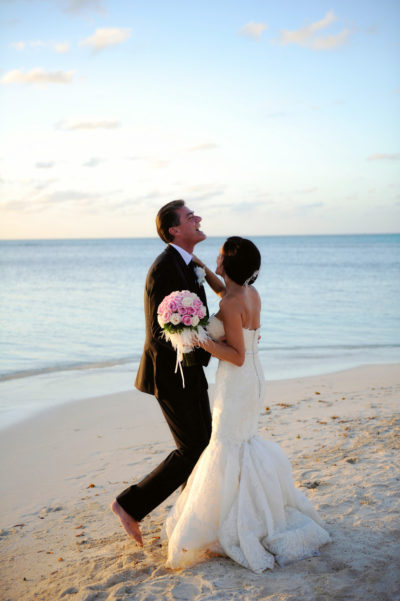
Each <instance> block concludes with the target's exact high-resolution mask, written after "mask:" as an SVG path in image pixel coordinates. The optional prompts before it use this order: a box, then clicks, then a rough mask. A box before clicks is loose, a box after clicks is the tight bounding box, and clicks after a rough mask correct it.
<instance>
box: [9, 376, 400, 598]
mask: <svg viewBox="0 0 400 601" xmlns="http://www.w3.org/2000/svg"><path fill="white" fill-rule="evenodd" d="M399 367H400V365H399V364H384V365H368V366H361V367H357V368H353V369H348V370H345V371H342V372H336V373H330V374H326V375H320V376H312V377H303V378H293V379H288V380H277V381H271V382H269V383H268V386H267V393H266V398H265V408H264V410H263V412H262V414H261V415H260V419H259V434H260V436H262V437H263V438H268V439H271V440H274V441H275V442H277V443H278V444H280V445H281V447H282V448H283V450H284V451H285V453H286V454H287V456H288V457H289V459H290V461H291V463H292V467H293V475H294V479H295V482H296V485H297V486H298V487H299V488H300V490H302V491H303V492H305V493H306V494H307V496H308V497H309V498H310V499H311V501H312V502H313V504H314V505H315V507H316V508H317V509H318V511H319V512H320V515H321V517H322V519H323V520H324V522H325V524H326V528H327V529H328V530H329V532H330V534H331V536H332V542H331V543H329V544H328V545H326V546H324V547H322V549H321V552H320V555H319V556H317V557H312V558H309V559H305V560H302V561H299V562H297V563H294V564H291V565H288V566H285V567H283V568H281V567H276V568H275V569H274V570H273V571H267V572H265V573H263V574H262V575H256V574H254V573H252V572H250V571H248V570H246V569H244V568H242V567H240V566H238V565H236V564H234V563H233V562H232V561H231V560H230V559H228V558H222V557H214V558H210V559H209V560H208V561H205V562H203V563H200V564H198V565H196V566H194V567H192V568H190V569H186V570H182V571H171V570H168V569H166V568H165V566H164V564H165V559H166V543H164V542H161V541H160V531H161V527H162V524H163V521H164V520H165V517H166V515H167V512H168V508H169V507H170V506H171V505H172V503H173V502H174V500H175V499H176V496H177V495H178V492H175V493H174V494H173V495H172V496H171V497H170V498H169V499H167V500H166V501H165V502H164V503H163V504H162V505H161V506H160V507H158V508H157V509H156V510H155V511H154V512H153V513H152V514H150V515H149V516H147V517H146V518H145V519H144V520H143V522H142V530H143V534H144V548H143V549H140V548H138V547H137V546H136V545H135V543H134V542H133V541H132V540H131V539H129V538H128V537H127V536H126V535H125V533H124V531H123V530H122V528H121V527H120V525H119V522H118V520H117V519H116V518H115V517H114V516H113V514H112V513H111V511H110V509H109V505H110V502H111V501H112V500H113V498H114V497H115V495H116V494H117V493H118V492H119V491H121V489H123V488H125V487H126V486H127V485H128V484H130V483H132V482H134V481H136V480H138V479H139V478H141V477H142V476H143V475H145V474H146V473H148V472H149V471H150V470H151V469H152V468H153V467H155V466H156V465H157V464H158V463H159V461H160V460H161V459H162V458H163V457H164V456H165V455H166V454H167V453H169V452H170V450H172V448H173V446H174V445H173V442H172V438H171V436H170V433H169V430H168V428H167V426H166V424H165V422H164V419H163V417H162V414H161V411H160V409H159V407H158V405H157V402H156V400H155V399H154V398H153V397H151V396H149V395H145V394H142V393H140V392H138V391H135V390H130V391H128V392H123V393H118V394H113V395H107V396H101V397H96V398H91V399H85V400H81V401H76V402H71V403H67V404H63V405H60V406H57V407H55V408H53V409H47V410H45V411H43V412H42V413H39V414H37V415H35V416H34V417H32V418H30V419H28V420H26V421H23V422H20V423H18V424H15V425H13V426H11V427H9V428H7V429H5V430H3V432H2V437H1V442H0V451H1V458H2V460H1V481H2V483H3V484H2V489H3V490H2V495H1V524H0V537H1V538H0V540H1V559H0V562H1V563H0V566H1V589H0V598H1V599H2V600H4V601H8V600H9V601H17V600H18V601H20V600H21V599H24V600H26V601H29V600H31V599H32V600H33V599H35V600H37V599H40V600H43V601H54V600H55V599H66V600H68V599H73V600H74V601H94V600H110V601H111V600H112V601H117V600H118V601H133V600H135V601H136V600H137V601H145V600H146V601H150V600H156V599H161V598H163V599H171V600H175V599H176V600H188V601H192V600H199V601H200V600H201V601H206V600H209V599H210V600H211V599H212V600H214V599H215V600H217V599H218V600H234V599H235V600H236V599H237V600H239V599H241V600H242V599H245V600H248V601H250V600H251V601H253V600H261V599H268V600H271V601H278V600H279V601H322V600H331V599H335V600H343V601H344V600H350V599H354V600H360V601H361V600H363V601H366V600H371V601H372V600H373V601H376V600H377V599H379V600H388V601H389V600H390V601H392V600H399V599H400V543H399V541H400V529H399V521H398V515H399V510H400V499H399V485H400V473H399V470H398V456H399V448H400V431H399V388H400V387H399V385H400V369H399ZM210 396H211V397H212V386H211V388H210Z"/></svg>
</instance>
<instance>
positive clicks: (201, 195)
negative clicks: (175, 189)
mask: <svg viewBox="0 0 400 601" xmlns="http://www.w3.org/2000/svg"><path fill="white" fill-rule="evenodd" d="M225 190H226V186H225V185H224V184H198V185H196V186H189V187H187V188H186V189H184V190H183V192H184V193H183V196H180V195H179V194H178V196H177V198H178V197H179V198H187V199H188V202H189V203H191V202H192V201H195V202H199V201H203V200H205V201H208V200H211V199H212V198H215V197H216V196H222V195H223V194H224V192H225ZM181 194H182V192H181Z"/></svg>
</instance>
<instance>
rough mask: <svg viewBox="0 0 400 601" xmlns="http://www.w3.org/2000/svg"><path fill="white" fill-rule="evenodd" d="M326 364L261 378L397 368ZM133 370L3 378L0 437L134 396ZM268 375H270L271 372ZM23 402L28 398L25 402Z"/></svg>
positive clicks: (99, 367)
mask: <svg viewBox="0 0 400 601" xmlns="http://www.w3.org/2000/svg"><path fill="white" fill-rule="evenodd" d="M345 363H348V362H345ZM330 364H331V368H329V367H328V365H322V364H321V365H320V366H319V367H318V366H316V367H315V371H314V369H313V370H309V371H306V373H303V372H304V369H303V368H300V367H299V368H298V371H300V372H301V374H302V375H296V373H294V374H290V373H289V375H284V376H283V377H280V376H279V375H276V374H277V372H276V370H275V375H274V373H273V374H272V376H270V375H269V373H268V372H269V370H267V369H266V368H265V367H264V374H266V380H267V384H268V383H269V382H280V381H287V380H288V381H291V380H297V379H300V380H301V379H304V378H312V377H321V376H322V377H323V376H326V375H330V374H335V373H342V372H345V371H349V370H352V369H359V368H362V367H365V366H371V367H374V366H375V365H399V366H400V361H399V360H393V361H386V360H383V359H382V360H381V361H379V360H376V361H372V360H371V361H370V362H360V363H356V364H353V363H352V362H350V364H349V365H348V366H346V365H343V364H341V363H340V362H339V361H333V360H332V361H331V362H330ZM217 366H218V362H217V361H216V360H213V361H211V362H210V364H209V366H208V367H207V368H206V369H205V374H206V377H207V380H208V381H209V383H210V385H213V384H214V382H215V374H216V370H217ZM137 369H138V363H137V362H132V361H118V362H111V361H110V362H105V363H104V364H101V363H98V364H93V365H92V364H90V365H87V364H84V365H82V366H74V367H68V368H65V369H56V368H48V369H45V370H43V371H41V372H38V373H32V374H31V373H30V372H26V375H17V376H7V377H5V378H3V379H2V380H0V392H1V397H2V399H3V400H2V404H1V405H0V432H2V433H3V432H4V431H6V430H7V429H8V428H10V427H13V426H15V425H18V424H22V423H23V422H25V421H27V420H29V419H33V418H34V417H35V416H38V415H41V414H43V413H45V412H46V411H51V410H52V409H54V408H57V407H62V406H64V405H67V404H69V403H76V402H81V401H85V400H90V399H93V398H97V397H98V396H105V395H114V394H121V393H129V392H131V391H133V392H136V390H135V388H134V381H135V376H136V371H137ZM291 370H292V371H296V369H295V368H291ZM272 371H273V372H274V370H272ZM281 371H282V370H281ZM286 371H287V370H286ZM289 371H290V370H289ZM278 373H279V370H278ZM27 398H29V401H28V402H27V400H26V399H27Z"/></svg>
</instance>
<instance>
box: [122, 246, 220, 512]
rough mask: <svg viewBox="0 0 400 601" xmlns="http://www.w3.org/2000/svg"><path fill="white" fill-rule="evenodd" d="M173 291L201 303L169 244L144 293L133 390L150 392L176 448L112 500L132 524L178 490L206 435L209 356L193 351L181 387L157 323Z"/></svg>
mask: <svg viewBox="0 0 400 601" xmlns="http://www.w3.org/2000/svg"><path fill="white" fill-rule="evenodd" d="M175 290H190V291H192V292H196V294H197V295H198V296H199V297H200V298H201V300H202V301H203V303H204V304H205V305H206V296H205V292H204V288H203V286H199V284H198V283H197V279H196V276H195V274H194V272H193V269H192V268H191V267H190V266H187V265H186V263H185V261H184V260H183V259H182V257H181V255H180V254H179V252H178V251H177V250H176V249H175V248H173V247H172V246H168V247H167V248H166V249H165V250H164V252H163V253H162V254H161V255H159V256H158V257H157V259H156V260H155V261H154V263H153V265H152V266H151V267H150V269H149V272H148V274H147V278H146V286H145V292H144V311H145V318H146V340H145V344H144V350H143V355H142V359H141V362H140V366H139V370H138V373H137V376H136V382H135V386H136V388H138V389H139V390H141V391H142V392H147V393H149V394H154V395H155V397H156V398H157V400H158V402H159V403H160V406H161V409H162V411H163V413H164V416H165V418H166V420H167V423H168V425H169V427H170V430H171V433H172V435H173V437H174V439H175V442H176V445H177V449H176V450H175V451H173V452H172V453H170V455H168V457H166V459H165V460H164V461H163V462H162V463H161V464H160V465H159V466H158V467H157V468H155V470H153V471H152V472H151V473H150V474H149V475H148V476H146V477H145V478H144V479H143V480H142V481H141V482H139V483H138V484H136V485H133V486H130V487H129V488H127V489H126V490H124V491H123V492H122V493H121V494H120V495H119V496H118V497H117V501H118V503H119V504H120V505H121V507H123V509H125V511H126V512H127V513H129V514H130V515H131V516H132V517H134V518H135V519H136V520H138V521H139V520H141V519H142V518H143V517H144V516H145V515H147V514H148V513H149V512H150V511H151V510H152V509H154V508H155V507H157V505H159V504H160V503H161V502H162V501H164V499H166V498H167V497H168V496H169V495H170V494H171V493H172V492H173V491H174V490H175V489H176V488H178V486H180V485H181V484H183V483H184V482H186V480H187V478H188V476H189V475H190V473H191V471H192V469H193V467H194V466H195V464H196V462H197V460H198V458H199V457H200V455H201V453H202V451H203V450H204V448H205V447H206V446H207V444H208V441H209V439H210V435H211V412H210V405H209V400H208V393H207V388H208V386H207V380H206V378H205V376H204V372H203V365H207V363H208V361H209V358H210V355H209V354H208V353H206V352H205V351H203V350H202V349H196V350H195V351H194V352H193V353H190V356H189V357H188V359H189V360H188V363H189V366H184V367H183V371H184V377H185V388H183V386H182V378H181V374H180V372H179V370H178V371H177V373H175V364H176V351H174V349H173V348H172V346H171V344H170V343H169V342H167V341H166V340H165V339H164V337H163V334H162V331H161V328H160V326H159V324H158V321H157V308H158V305H159V304H160V303H161V301H162V300H163V298H164V297H165V296H167V295H168V294H170V293H171V292H173V291H175Z"/></svg>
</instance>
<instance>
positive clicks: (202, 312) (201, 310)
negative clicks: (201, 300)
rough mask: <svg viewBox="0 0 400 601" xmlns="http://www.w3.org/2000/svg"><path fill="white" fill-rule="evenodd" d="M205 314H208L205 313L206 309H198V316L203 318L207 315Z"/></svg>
mask: <svg viewBox="0 0 400 601" xmlns="http://www.w3.org/2000/svg"><path fill="white" fill-rule="evenodd" d="M205 314H206V313H205V311H204V309H203V308H201V309H199V310H198V311H197V316H198V317H199V318H200V319H203V317H204V316H205Z"/></svg>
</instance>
